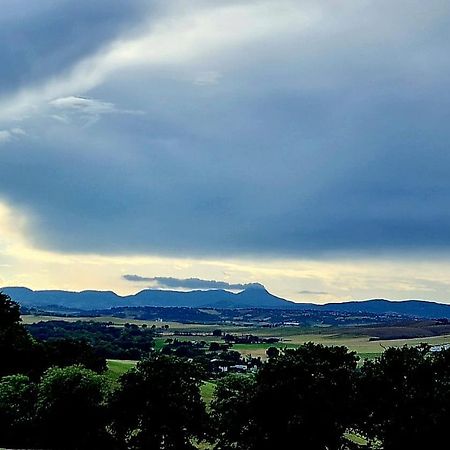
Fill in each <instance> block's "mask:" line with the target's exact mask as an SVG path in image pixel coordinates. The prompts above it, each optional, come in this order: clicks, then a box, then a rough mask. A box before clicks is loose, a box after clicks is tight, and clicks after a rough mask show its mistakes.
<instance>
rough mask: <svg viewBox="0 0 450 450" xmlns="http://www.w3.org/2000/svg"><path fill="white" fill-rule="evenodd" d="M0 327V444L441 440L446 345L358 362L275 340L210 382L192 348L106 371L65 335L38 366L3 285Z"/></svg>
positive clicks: (334, 449) (233, 445)
mask: <svg viewBox="0 0 450 450" xmlns="http://www.w3.org/2000/svg"><path fill="white" fill-rule="evenodd" d="M0 326H1V327H0V358H1V361H2V363H3V364H2V366H1V372H2V375H3V376H2V378H0V438H1V442H0V445H2V446H5V447H8V448H48V449H89V448H92V449H93V448H96V449H98V448H109V449H124V450H125V449H130V450H132V449H133V450H138V449H155V450H156V449H173V450H176V449H180V450H181V449H186V450H187V449H193V448H214V449H216V450H231V449H242V450H266V449H267V450H269V449H274V448H287V449H291V448H299V449H300V448H304V449H308V450H326V449H328V450H343V449H355V448H371V449H375V448H380V447H382V448H384V449H385V450H399V449H402V448H445V447H446V444H445V443H446V430H447V426H448V425H449V420H450V419H449V417H450V415H449V409H450V369H449V367H450V351H449V350H442V351H439V352H431V351H430V348H429V347H428V346H426V345H424V346H418V347H402V348H390V349H388V350H386V351H385V352H384V353H383V354H382V355H381V356H380V357H378V358H376V359H374V360H372V361H365V362H364V363H363V364H362V365H361V366H358V357H357V355H356V354H355V353H353V352H350V351H349V350H348V349H347V348H346V347H343V346H323V345H321V344H313V343H306V344H303V345H300V346H299V347H298V348H296V349H285V350H279V349H277V348H275V347H273V348H271V350H270V352H269V358H268V360H267V361H266V362H265V363H262V364H261V366H260V368H259V369H258V370H257V371H255V372H254V373H250V374H248V373H246V374H230V375H225V376H222V377H220V378H219V379H218V380H217V382H216V384H215V385H212V384H205V378H206V373H205V371H204V369H203V367H202V366H201V365H199V364H197V363H195V362H194V361H192V358H189V357H180V356H175V355H173V354H171V353H168V354H163V353H161V352H152V353H151V354H149V355H148V356H147V357H145V358H143V359H142V360H141V361H139V362H138V363H137V365H136V367H132V368H131V369H130V370H124V369H125V368H124V367H118V365H117V364H116V365H114V361H112V362H110V363H109V364H110V372H111V370H115V371H116V377H115V379H114V380H111V378H108V376H107V375H106V372H105V368H106V364H102V365H99V366H98V367H94V368H87V367H86V366H88V365H89V358H86V360H83V357H84V356H85V355H86V354H87V353H86V352H84V353H83V352H80V353H77V352H74V351H72V352H68V353H67V354H64V349H65V348H66V347H65V346H64V345H62V344H58V345H59V346H60V347H58V348H59V351H60V352H61V353H63V355H62V356H64V357H62V356H61V355H60V357H59V358H53V359H52V358H48V359H44V361H43V362H39V364H38V367H36V361H37V359H36V358H35V357H30V358H26V356H29V355H33V352H35V351H37V352H38V354H39V355H41V354H42V353H39V352H42V351H43V350H42V349H44V350H45V344H42V343H40V342H38V341H36V340H34V339H33V338H31V336H30V335H28V333H27V332H26V330H25V329H24V328H23V326H22V325H21V323H20V317H19V314H18V306H17V305H16V304H15V303H14V302H12V301H11V300H10V299H9V298H7V297H6V296H4V295H0ZM84 345H85V346H87V347H86V348H89V349H91V353H90V355H92V354H94V355H95V352H94V349H93V348H92V347H91V346H90V344H88V343H86V342H84ZM68 348H71V347H68ZM75 348H81V347H75ZM49 354H51V351H50V352H49ZM129 364H130V365H131V364H132V363H129ZM122 369H123V370H122ZM122 371H123V373H120V372H122ZM212 390H213V392H211V391H212ZM202 394H203V396H204V397H205V398H206V400H207V401H204V400H203V399H202ZM207 403H209V405H207Z"/></svg>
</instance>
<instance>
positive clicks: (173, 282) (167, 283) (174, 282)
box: [122, 275, 262, 291]
mask: <svg viewBox="0 0 450 450" xmlns="http://www.w3.org/2000/svg"><path fill="white" fill-rule="evenodd" d="M122 278H123V279H124V280H127V281H132V282H139V283H141V282H143V283H155V284H156V285H157V286H159V287H164V288H171V289H230V290H235V291H239V290H243V289H247V288H249V287H262V286H261V285H260V284H258V283H246V284H241V283H227V282H226V281H217V280H202V279H200V278H173V277H142V276H140V275H123V277H122Z"/></svg>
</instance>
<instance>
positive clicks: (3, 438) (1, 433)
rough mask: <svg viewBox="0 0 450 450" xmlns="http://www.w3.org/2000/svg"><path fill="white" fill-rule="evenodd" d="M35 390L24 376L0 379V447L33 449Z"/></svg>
mask: <svg viewBox="0 0 450 450" xmlns="http://www.w3.org/2000/svg"><path fill="white" fill-rule="evenodd" d="M35 397H36V388H35V385H34V384H33V383H32V382H31V381H30V379H29V378H28V377H27V376H25V375H9V376H6V377H3V378H1V379H0V446H2V447H8V448H31V447H35V444H36V443H35V442H34V441H33V436H34V435H35V432H34V431H35V430H33V425H34V412H35V408H34V406H35Z"/></svg>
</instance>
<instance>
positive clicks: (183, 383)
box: [112, 355, 206, 450]
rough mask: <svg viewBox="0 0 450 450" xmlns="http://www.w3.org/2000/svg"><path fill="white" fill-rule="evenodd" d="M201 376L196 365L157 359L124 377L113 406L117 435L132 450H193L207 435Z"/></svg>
mask: <svg viewBox="0 0 450 450" xmlns="http://www.w3.org/2000/svg"><path fill="white" fill-rule="evenodd" d="M201 375H202V373H201V371H200V370H199V368H198V366H196V365H195V364H194V363H191V362H188V361H186V360H183V359H179V358H177V357H173V356H166V355H155V356H153V357H151V358H149V359H145V360H143V361H141V362H139V363H138V365H137V367H136V369H135V370H131V371H129V372H127V373H126V374H124V375H123V376H122V378H121V380H120V382H121V386H120V388H119V389H118V391H117V392H116V394H115V397H114V399H113V402H112V415H113V417H114V420H113V427H112V428H113V430H114V433H115V435H116V437H117V438H118V439H119V440H120V441H122V442H125V444H126V447H127V448H132V449H144V448H145V449H154V450H157V449H158V450H162V449H173V450H179V449H180V450H181V449H191V448H194V447H193V446H192V444H191V440H192V439H193V438H197V439H201V438H203V437H204V435H205V430H206V427H205V424H206V411H205V406H204V404H203V402H202V399H201V396H200V389H199V387H200V383H201Z"/></svg>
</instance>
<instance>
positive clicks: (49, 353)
mask: <svg viewBox="0 0 450 450" xmlns="http://www.w3.org/2000/svg"><path fill="white" fill-rule="evenodd" d="M43 345H44V349H45V354H46V358H47V367H50V366H58V367H64V366H72V365H77V364H78V365H82V366H84V367H86V368H87V369H91V370H93V371H95V372H104V371H105V370H106V359H105V358H104V357H103V356H99V355H98V354H97V353H96V351H95V349H94V348H93V347H92V345H90V344H89V343H88V342H86V341H84V340H80V339H56V340H51V341H47V342H45V344H43Z"/></svg>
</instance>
